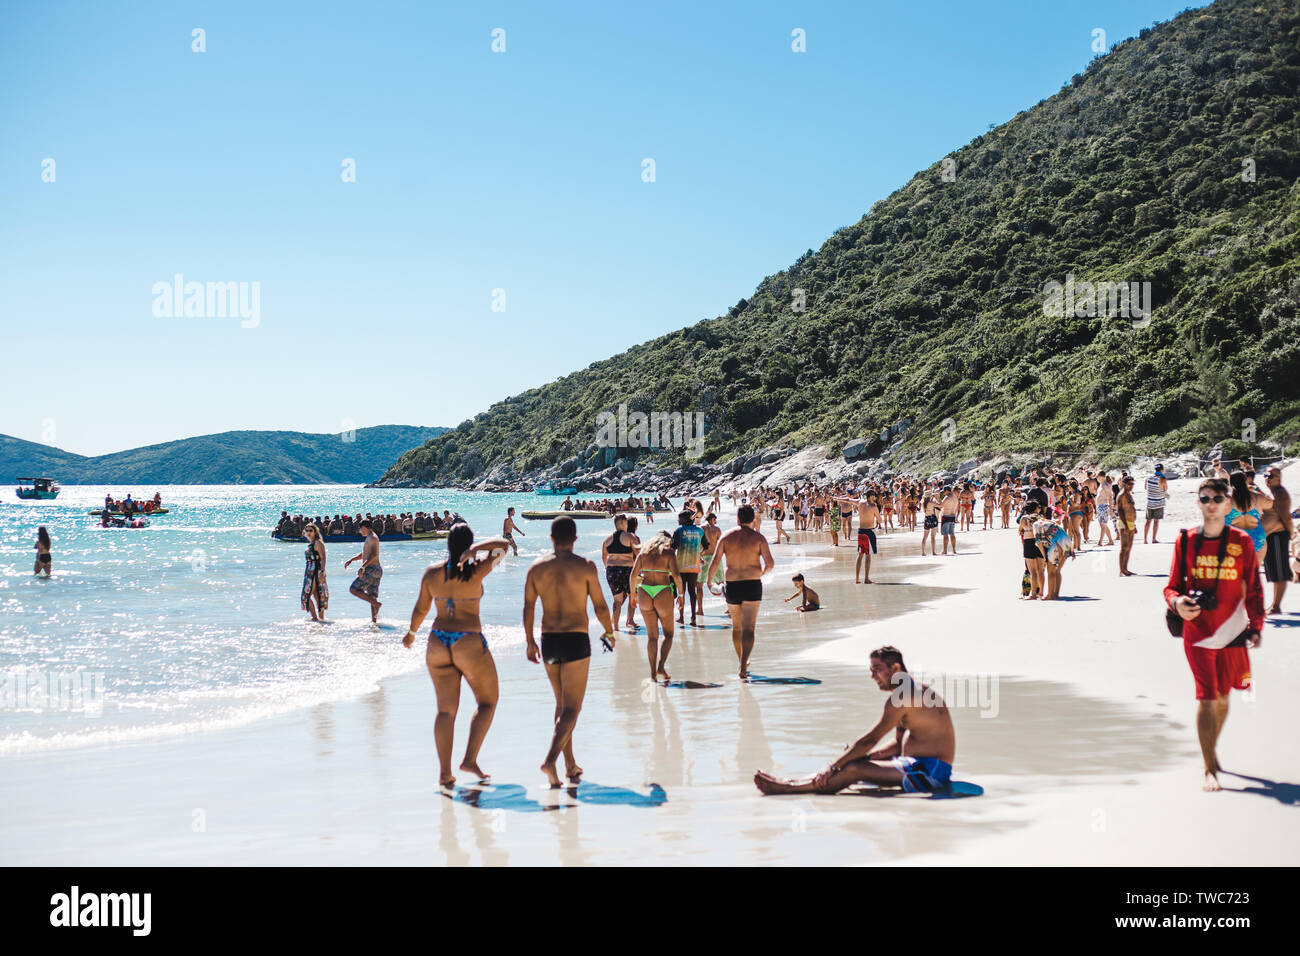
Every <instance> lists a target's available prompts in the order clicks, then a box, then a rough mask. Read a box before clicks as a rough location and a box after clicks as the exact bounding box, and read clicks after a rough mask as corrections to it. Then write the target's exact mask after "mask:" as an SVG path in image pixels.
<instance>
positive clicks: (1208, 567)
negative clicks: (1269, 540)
mask: <svg viewBox="0 0 1300 956" xmlns="http://www.w3.org/2000/svg"><path fill="white" fill-rule="evenodd" d="M1224 533H1225V534H1227V536H1228V546H1227V548H1226V550H1225V553H1224V556H1223V566H1222V567H1220V566H1219V539H1218V538H1207V537H1205V536H1204V535H1202V534H1201V532H1200V529H1199V528H1198V529H1197V530H1195V531H1189V532H1188V533H1187V538H1186V540H1187V541H1188V542H1189V544H1190V545H1191V546H1192V547H1193V548H1194V549H1195V556H1194V557H1192V558H1189V556H1188V555H1187V554H1186V552H1185V551H1184V550H1183V541H1184V538H1183V535H1181V534H1180V535H1179V536H1178V539H1177V540H1176V541H1175V542H1174V560H1173V562H1172V563H1171V564H1170V567H1169V583H1168V584H1166V585H1165V603H1166V604H1168V605H1169V606H1170V607H1171V608H1172V607H1173V603H1174V601H1175V600H1177V599H1178V597H1179V596H1180V595H1184V594H1186V593H1187V592H1188V590H1190V589H1192V588H1197V589H1200V590H1203V591H1208V590H1213V591H1214V592H1215V594H1216V596H1217V597H1218V606H1217V607H1215V608H1214V610H1212V611H1205V610H1203V611H1201V613H1200V614H1198V615H1197V616H1196V617H1194V618H1192V620H1190V621H1183V640H1184V641H1186V642H1187V643H1188V644H1190V645H1192V646H1194V647H1211V648H1220V647H1227V646H1228V645H1229V644H1231V643H1232V642H1233V641H1234V640H1236V639H1237V637H1238V636H1239V635H1240V634H1241V632H1242V631H1244V630H1246V629H1247V628H1250V629H1252V630H1256V631H1258V630H1260V629H1261V628H1263V626H1264V588H1263V587H1262V586H1261V585H1260V583H1259V558H1258V557H1256V555H1255V545H1254V544H1253V543H1252V542H1251V540H1250V535H1248V534H1246V532H1244V531H1242V530H1241V529H1240V528H1234V527H1232V526H1231V525H1225V526H1224ZM1189 561H1190V564H1191V567H1190V568H1189V567H1188V564H1189ZM1184 575H1186V576H1187V581H1186V582H1184Z"/></svg>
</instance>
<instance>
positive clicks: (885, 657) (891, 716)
mask: <svg viewBox="0 0 1300 956" xmlns="http://www.w3.org/2000/svg"><path fill="white" fill-rule="evenodd" d="M871 677H872V679H873V680H874V681H875V682H876V686H877V687H879V688H880V689H881V690H883V691H886V692H887V693H888V694H889V700H887V701H886V702H885V709H884V713H883V714H881V717H880V720H879V721H878V722H877V723H876V726H874V727H872V728H871V730H870V731H868V732H867V734H866V736H864V737H863V738H862V739H860V740H859V741H858V742H857V743H855V744H854V745H853V746H851V747H849V749H848V750H846V751H845V752H844V753H843V754H841V755H840V756H839V757H838V758H836V759H835V760H834V761H833V762H832V763H831V765H830V766H829V767H827V768H826V769H825V770H823V771H821V773H818V774H814V775H813V776H811V777H808V778H805V779H803V780H778V779H777V778H776V777H773V776H772V775H771V774H769V773H765V772H764V771H762V770H760V771H758V772H757V773H755V774H754V785H755V786H757V787H758V789H759V790H761V791H762V792H763V793H765V794H780V793H838V792H839V791H841V790H843V789H844V788H845V787H849V786H852V785H853V784H855V783H874V784H876V785H877V786H880V787H902V788H903V791H904V792H905V793H933V792H935V791H944V790H947V789H949V788H950V787H951V785H952V784H951V780H952V764H953V760H954V759H955V758H956V752H957V735H956V733H955V732H954V731H953V727H952V717H951V715H950V714H949V713H948V705H947V704H945V703H944V702H943V699H942V698H941V697H939V695H938V694H937V693H936V692H935V690H934V688H932V687H930V686H928V685H926V684H922V683H921V682H919V681H916V680H913V679H912V675H911V674H909V673H908V672H907V668H906V667H904V666H903V654H902V652H901V651H899V650H898V648H896V647H881V648H877V649H876V650H874V651H872V652H871ZM891 730H892V731H893V732H894V742H893V743H891V744H889V745H888V746H886V747H882V748H881V749H879V750H875V751H873V750H872V749H871V748H872V747H874V746H876V744H877V743H879V742H880V741H881V740H883V739H884V737H885V735H886V734H888V733H889V732H890V731H891Z"/></svg>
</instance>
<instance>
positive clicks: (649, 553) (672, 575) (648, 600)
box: [632, 512, 699, 681]
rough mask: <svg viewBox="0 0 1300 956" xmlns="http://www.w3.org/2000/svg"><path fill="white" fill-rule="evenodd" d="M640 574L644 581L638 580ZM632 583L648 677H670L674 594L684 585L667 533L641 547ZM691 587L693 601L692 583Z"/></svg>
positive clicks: (653, 678) (656, 678) (657, 536)
mask: <svg viewBox="0 0 1300 956" xmlns="http://www.w3.org/2000/svg"><path fill="white" fill-rule="evenodd" d="M682 513H683V514H686V512H682ZM692 527H694V526H693V525H692ZM679 530H680V529H679ZM695 530H696V531H698V530H699V529H698V528H695ZM643 577H644V580H641V579H642V578H643ZM632 584H633V585H634V586H635V587H636V596H637V603H638V604H640V605H641V619H642V620H643V621H645V630H646V655H647V657H648V658H649V660H650V680H652V681H659V680H664V681H666V680H671V679H672V678H670V677H669V676H668V671H667V669H666V668H665V665H666V664H667V663H668V652H669V651H671V650H672V649H673V595H674V594H682V593H683V592H684V590H685V585H684V584H683V581H682V575H681V573H680V571H679V570H678V567H677V556H676V553H675V552H674V551H673V544H672V539H670V538H669V537H668V532H666V531H664V532H661V533H659V534H657V535H655V536H654V537H653V538H651V539H650V540H649V541H648V542H646V544H644V545H643V546H642V547H641V552H640V553H639V554H638V555H637V558H636V563H635V564H634V565H632ZM690 587H691V598H692V604H694V597H695V594H694V588H695V585H694V583H693V582H692V584H691V585H690ZM693 610H694V608H693V607H692V611H693ZM691 623H694V621H692V622H691ZM660 627H662V628H663V631H664V641H663V648H662V650H661V649H660V645H659V628H660Z"/></svg>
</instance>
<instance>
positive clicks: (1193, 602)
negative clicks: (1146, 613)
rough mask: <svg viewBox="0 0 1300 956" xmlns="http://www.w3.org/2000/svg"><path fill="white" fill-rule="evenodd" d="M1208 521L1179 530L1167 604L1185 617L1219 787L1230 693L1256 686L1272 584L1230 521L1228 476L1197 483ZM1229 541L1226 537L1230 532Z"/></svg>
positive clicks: (1208, 785) (1210, 784) (1208, 768)
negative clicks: (1267, 587)
mask: <svg viewBox="0 0 1300 956" xmlns="http://www.w3.org/2000/svg"><path fill="white" fill-rule="evenodd" d="M1197 496H1198V497H1199V499H1200V505H1201V517H1202V518H1203V522H1202V524H1201V527H1200V528H1198V529H1197V530H1195V531H1188V532H1184V533H1182V534H1180V535H1179V536H1178V540H1177V542H1176V543H1175V544H1174V560H1173V564H1172V565H1171V566H1170V569H1169V583H1168V584H1167V585H1166V586H1165V603H1166V604H1168V605H1169V607H1170V608H1171V609H1173V610H1174V611H1175V612H1177V614H1178V616H1179V617H1181V618H1182V619H1183V650H1184V652H1185V653H1186V655H1187V663H1188V664H1190V665H1191V668H1192V677H1193V679H1194V680H1195V681H1196V701H1197V711H1196V735H1197V737H1198V738H1200V742H1201V755H1202V756H1203V757H1204V758H1205V783H1204V785H1203V787H1202V789H1203V790H1218V789H1220V787H1219V777H1218V774H1219V770H1220V769H1221V768H1220V767H1219V758H1218V756H1217V755H1216V753H1215V745H1216V744H1217V743H1218V740H1219V734H1220V733H1221V732H1222V731H1223V724H1224V721H1226V720H1227V719H1228V692H1229V691H1231V690H1234V689H1235V690H1245V689H1246V688H1247V687H1249V686H1250V655H1249V653H1248V652H1247V650H1246V648H1247V647H1258V646H1259V641H1260V633H1259V631H1260V628H1261V627H1263V626H1264V589H1263V588H1262V587H1261V586H1260V583H1259V559H1258V558H1257V557H1256V556H1255V546H1254V545H1253V544H1252V543H1251V540H1250V535H1248V534H1246V532H1244V531H1241V530H1240V529H1238V528H1233V527H1231V526H1230V525H1227V524H1225V523H1224V520H1223V519H1224V518H1225V517H1227V514H1228V511H1229V509H1230V508H1231V507H1232V499H1231V497H1229V495H1228V483H1227V482H1226V481H1224V480H1223V479H1222V478H1207V479H1205V480H1204V481H1202V482H1201V486H1200V488H1198V489H1197ZM1225 535H1226V536H1227V537H1226V540H1225V539H1224V536H1225Z"/></svg>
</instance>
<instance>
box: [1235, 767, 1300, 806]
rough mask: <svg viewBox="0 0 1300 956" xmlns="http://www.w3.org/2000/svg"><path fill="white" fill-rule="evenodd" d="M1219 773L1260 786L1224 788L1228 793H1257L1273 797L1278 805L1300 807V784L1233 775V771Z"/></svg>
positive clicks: (1246, 775) (1243, 774)
mask: <svg viewBox="0 0 1300 956" xmlns="http://www.w3.org/2000/svg"><path fill="white" fill-rule="evenodd" d="M1219 773H1221V774H1226V775H1227V776H1229V777H1239V778H1241V779H1242V780H1253V781H1255V783H1257V784H1260V786H1258V787H1224V788H1223V789H1224V790H1225V791H1227V792H1228V793H1257V794H1259V795H1260V796H1261V797H1272V798H1273V799H1274V800H1276V801H1278V803H1285V804H1287V805H1288V806H1292V807H1294V806H1300V784H1295V783H1278V782H1277V781H1276V780H1266V779H1265V778H1263V777H1252V776H1250V775H1249V774H1245V773H1233V772H1232V771H1231V770H1220V771H1219Z"/></svg>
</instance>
